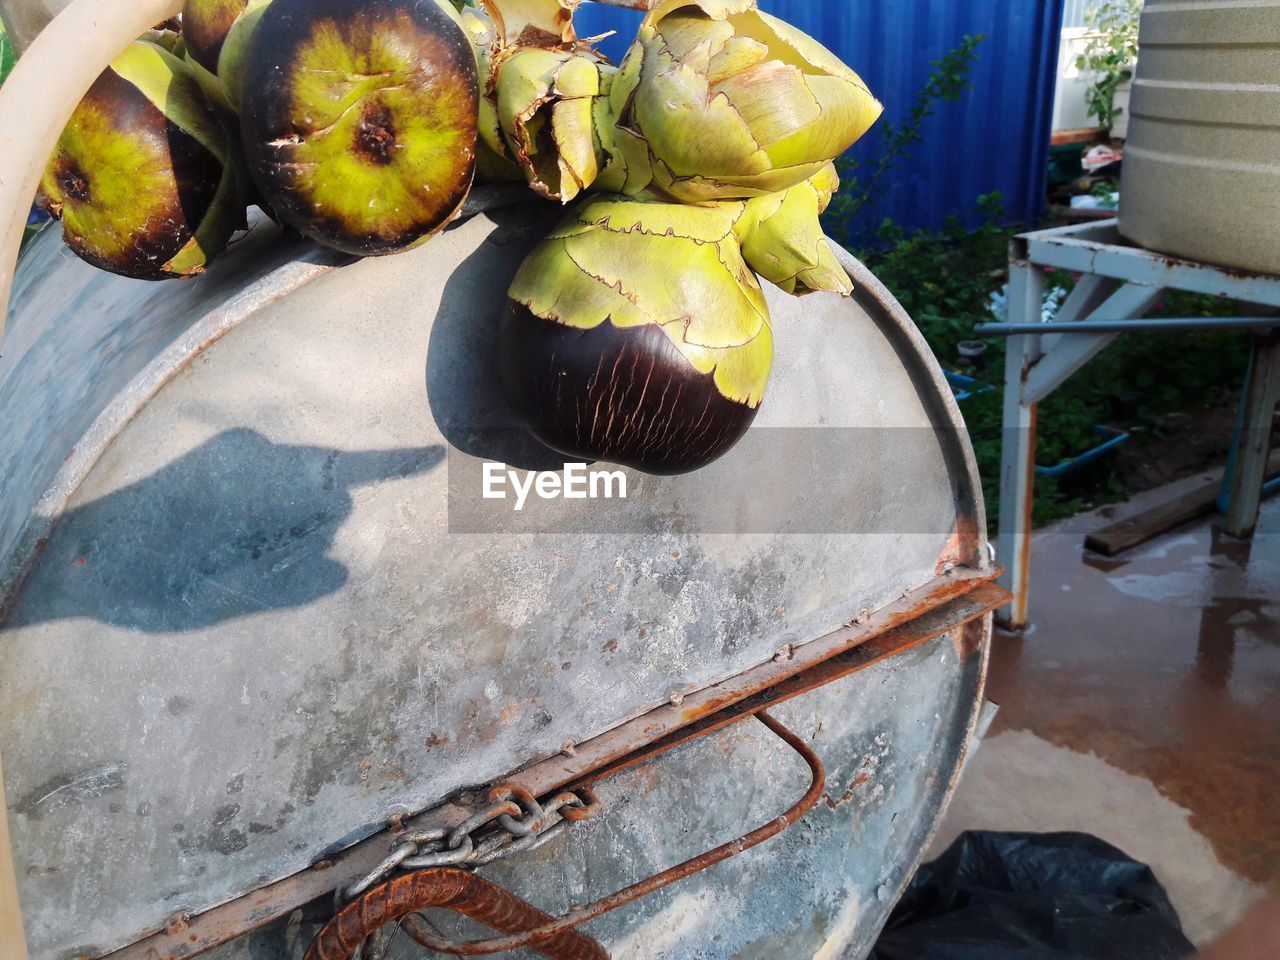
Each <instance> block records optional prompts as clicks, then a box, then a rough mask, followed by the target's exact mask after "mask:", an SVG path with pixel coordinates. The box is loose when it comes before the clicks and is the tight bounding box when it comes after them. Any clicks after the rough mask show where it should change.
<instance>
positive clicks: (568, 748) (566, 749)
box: [560, 740, 578, 757]
mask: <svg viewBox="0 0 1280 960" xmlns="http://www.w3.org/2000/svg"><path fill="white" fill-rule="evenodd" d="M560 752H561V753H563V754H564V755H565V756H566V757H576V756H577V755H578V745H577V744H576V743H574V742H573V741H572V740H566V741H565V742H564V746H563V747H561V748H560Z"/></svg>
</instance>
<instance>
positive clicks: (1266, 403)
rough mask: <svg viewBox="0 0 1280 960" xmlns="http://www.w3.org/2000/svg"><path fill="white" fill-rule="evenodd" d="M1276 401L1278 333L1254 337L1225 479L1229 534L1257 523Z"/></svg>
mask: <svg viewBox="0 0 1280 960" xmlns="http://www.w3.org/2000/svg"><path fill="white" fill-rule="evenodd" d="M1277 404H1280V336H1274V335H1272V336H1266V337H1264V336H1256V337H1254V341H1253V358H1252V360H1251V361H1250V363H1249V381H1248V386H1247V387H1246V388H1245V397H1244V409H1243V411H1242V413H1243V417H1242V421H1241V429H1240V431H1239V437H1238V445H1237V447H1236V449H1235V451H1234V456H1233V457H1232V460H1233V469H1232V471H1231V476H1230V479H1229V489H1230V497H1231V499H1230V507H1229V508H1228V511H1227V533H1229V534H1231V535H1232V536H1233V537H1249V536H1252V535H1253V530H1254V527H1256V526H1257V525H1258V511H1259V509H1260V506H1261V500H1262V485H1263V482H1264V481H1265V479H1266V471H1267V458H1268V456H1269V455H1270V452H1271V450H1270V447H1271V426H1272V421H1273V418H1274V416H1275V410H1276V406H1277Z"/></svg>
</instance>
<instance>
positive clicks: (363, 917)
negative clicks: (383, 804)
mask: <svg viewBox="0 0 1280 960" xmlns="http://www.w3.org/2000/svg"><path fill="white" fill-rule="evenodd" d="M433 907H438V908H443V909H446V910H453V911H454V912H455V913H460V914H462V915H463V916H465V917H470V918H471V919H472V920H478V921H480V922H481V923H483V924H485V926H488V927H492V928H493V929H495V930H500V931H502V932H503V933H507V934H514V933H519V932H520V931H522V930H529V929H530V928H537V927H540V926H541V925H544V924H546V923H549V922H550V921H552V920H553V919H555V918H554V917H552V916H551V915H550V914H548V913H543V912H542V911H541V910H539V909H538V908H537V907H535V906H533V905H532V904H530V903H527V902H526V901H524V900H522V899H521V898H520V897H517V896H516V895H515V894H514V893H509V892H508V891H506V890H503V889H502V888H501V887H499V886H498V885H497V884H494V883H490V882H489V881H488V880H485V879H484V878H483V877H480V876H477V875H476V874H474V873H467V872H465V871H462V870H458V869H456V868H452V867H431V868H429V869H426V870H417V871H415V872H413V873H406V874H404V875H403V876H399V877H396V878H395V879H394V880H392V881H390V882H388V883H385V884H383V885H382V886H380V887H378V888H376V889H375V890H373V891H371V892H369V893H367V894H364V895H363V896H362V897H360V899H358V900H356V901H354V902H353V903H352V904H350V905H349V906H348V907H347V908H346V909H345V910H343V911H342V912H341V913H339V914H338V915H337V916H336V917H335V918H334V919H333V922H331V923H329V924H328V925H327V926H326V927H325V928H324V930H322V931H321V932H320V935H319V936H318V937H316V939H315V940H314V941H313V942H312V944H311V946H310V947H309V948H308V949H307V953H306V956H305V957H304V958H303V960H348V958H349V957H351V956H352V955H353V954H354V953H355V952H356V950H357V949H358V948H359V946H360V945H361V944H362V943H364V942H365V940H366V939H368V938H369V937H370V936H372V935H373V934H375V933H377V931H379V930H381V929H382V928H383V927H384V926H386V925H387V924H389V923H395V922H396V921H397V920H399V919H401V918H408V917H410V916H411V915H412V914H414V913H416V912H417V911H419V910H428V909H431V908H433ZM530 949H532V950H534V951H535V952H537V953H540V954H542V955H543V956H544V957H550V958H552V960H609V953H608V951H606V950H605V948H604V947H603V946H601V944H600V943H599V942H598V941H596V940H593V939H592V938H591V937H588V936H587V935H586V934H584V933H580V932H578V931H577V930H561V931H559V932H558V933H556V934H554V935H552V936H550V937H544V938H541V939H540V940H539V941H538V942H537V943H534V944H531V945H530Z"/></svg>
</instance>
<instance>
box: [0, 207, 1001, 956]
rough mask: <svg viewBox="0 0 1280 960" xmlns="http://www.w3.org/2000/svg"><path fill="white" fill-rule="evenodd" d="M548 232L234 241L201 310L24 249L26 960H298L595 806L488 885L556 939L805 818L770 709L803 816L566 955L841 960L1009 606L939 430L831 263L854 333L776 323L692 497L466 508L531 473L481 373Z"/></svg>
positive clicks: (3, 543) (948, 422) (820, 317)
mask: <svg viewBox="0 0 1280 960" xmlns="http://www.w3.org/2000/svg"><path fill="white" fill-rule="evenodd" d="M555 215H556V211H555V210H549V209H548V208H546V207H543V206H542V205H540V204H538V205H534V206H532V207H531V206H527V205H516V206H510V207H500V208H497V209H490V210H488V211H487V212H482V213H479V214H478V215H475V216H472V217H470V218H469V219H467V220H466V221H465V222H463V223H461V224H459V225H457V226H455V227H454V228H452V229H450V230H449V231H447V232H446V233H445V234H444V235H442V236H441V237H439V238H437V239H435V240H434V241H432V242H431V243H430V244H428V245H427V246H425V247H424V248H422V249H419V250H417V251H415V252H412V253H409V254H405V255H403V256H399V257H393V258H386V259H376V260H365V261H361V262H346V261H340V260H336V259H334V258H333V257H332V255H330V254H326V253H324V252H322V251H321V250H319V249H317V248H315V247H313V246H311V245H309V244H306V243H301V242H298V241H293V240H289V239H286V238H284V237H282V236H281V235H280V234H279V233H278V232H277V231H276V229H275V228H274V227H273V226H272V225H270V224H269V223H268V222H265V221H261V220H260V221H258V222H256V223H255V224H254V226H253V229H252V230H251V231H250V233H249V234H248V236H247V237H246V238H244V239H243V240H242V241H240V242H239V243H238V244H237V245H236V247H235V249H234V250H233V251H232V253H231V254H230V255H229V256H228V257H227V258H226V259H225V260H224V261H223V262H221V263H219V264H218V265H216V266H215V267H214V268H213V269H212V270H210V271H209V273H208V274H206V275H205V276H203V277H202V278H200V279H198V280H196V281H194V282H191V283H175V284H148V283H145V282H137V281H128V280H123V279H120V278H115V277H111V276H108V275H106V274H103V273H100V272H97V271H95V270H93V269H91V268H89V267H88V266H86V265H84V264H82V263H81V262H79V261H78V260H76V259H75V258H74V257H72V256H71V255H70V254H69V253H68V252H67V251H66V250H65V249H64V248H63V246H62V244H61V241H60V238H59V236H58V234H57V232H56V231H47V232H46V233H44V234H43V235H42V236H40V237H39V238H38V239H37V240H36V242H35V243H34V244H33V245H32V246H31V247H30V248H29V249H28V251H27V252H26V253H25V255H24V256H23V258H22V260H21V262H20V264H19V270H18V277H17V283H16V286H15V294H14V300H13V304H14V305H13V308H12V310H11V313H10V317H9V326H8V331H7V334H6V338H5V342H4V351H3V357H2V358H0V408H2V409H3V410H4V411H5V417H6V421H7V422H8V424H10V429H8V430H6V431H5V433H4V435H3V437H0V476H3V478H4V486H3V496H0V555H2V556H3V558H4V567H3V569H4V570H5V582H4V583H5V590H4V593H5V595H6V596H7V600H6V603H5V608H4V617H3V621H2V622H0V702H3V704H4V710H3V720H2V721H0V747H2V749H3V755H4V757H5V762H6V774H7V781H8V782H7V793H8V796H7V802H8V809H9V816H10V822H11V827H12V832H13V836H14V845H15V853H16V861H17V864H18V873H19V879H20V889H21V894H22V901H23V905H24V909H25V916H26V929H27V935H28V939H29V942H30V948H31V952H32V956H33V957H35V958H36V960H70V958H72V957H81V956H88V957H94V958H97V957H107V956H110V957H114V958H142V957H146V958H176V957H185V956H193V955H197V954H198V953H200V952H201V951H204V950H206V949H210V950H213V951H214V952H213V953H212V954H211V955H212V956H215V957H218V958H222V960H229V958H249V957H252V958H259V957H291V958H295V957H300V956H301V955H302V950H303V949H304V947H305V944H306V941H307V940H308V939H309V937H310V936H311V935H312V934H313V933H314V931H315V928H316V925H317V924H318V923H319V922H321V921H322V920H323V919H324V918H325V917H326V916H327V912H331V911H332V906H333V891H334V889H335V888H338V887H343V886H345V885H349V884H350V883H352V882H353V881H354V880H355V879H356V878H357V877H359V876H361V875H363V874H364V873H365V872H367V871H368V870H369V869H370V867H371V866H372V865H373V864H375V863H377V862H378V861H379V860H380V859H382V858H383V857H384V856H386V855H387V853H388V851H389V850H393V849H394V848H395V847H396V845H397V839H396V838H397V836H402V835H403V834H397V833H395V832H394V831H396V830H403V829H409V828H411V829H417V830H422V829H430V828H431V827H432V826H443V827H450V826H455V825H456V824H457V823H459V822H460V821H461V820H462V819H465V817H466V816H467V815H468V814H469V813H470V812H474V809H475V808H476V805H477V804H481V805H482V804H483V803H484V798H485V789H486V788H487V786H488V785H490V784H495V783H503V782H510V783H516V784H519V785H522V786H524V787H527V788H528V789H529V790H530V791H531V792H532V793H533V794H534V795H536V796H538V797H547V796H550V795H553V794H554V793H555V792H556V791H558V790H560V789H561V788H563V787H564V786H565V785H570V784H573V783H577V782H584V781H593V782H594V778H596V777H598V776H599V775H600V773H601V771H602V770H606V771H608V770H609V768H610V767H612V768H614V769H613V770H611V771H609V772H613V773H616V775H614V776H610V777H608V778H607V779H606V778H603V777H600V778H599V781H598V782H596V783H595V788H596V792H597V793H598V794H599V796H600V799H601V801H602V803H603V807H604V811H603V813H602V814H601V815H600V816H598V817H596V818H594V819H592V820H590V821H587V822H583V823H578V824H574V825H573V829H571V830H566V831H563V832H562V833H560V834H558V835H556V836H554V837H550V838H547V842H546V843H545V844H544V845H542V846H540V847H538V848H537V849H535V850H532V851H530V852H527V853H524V854H521V855H518V856H511V857H508V858H507V859H505V860H503V861H501V862H499V863H495V864H493V865H492V866H489V867H484V868H482V869H481V870H480V873H481V874H482V875H483V876H485V877H487V878H489V879H491V880H493V881H496V882H497V883H498V884H499V885H501V886H502V887H504V888H505V889H508V890H510V891H512V892H514V893H515V894H518V895H520V896H522V897H524V898H525V899H527V900H529V901H531V902H533V903H534V904H535V905H537V906H538V907H540V908H542V909H543V910H546V911H549V912H551V913H553V914H556V913H560V912H563V911H564V910H566V909H568V907H569V906H570V904H572V903H581V902H585V901H587V900H590V899H592V898H593V897H596V896H602V895H605V894H609V893H611V892H613V890H615V889H617V888H619V887H623V886H626V885H627V884H630V883H633V882H635V881H637V880H639V879H641V878H642V877H644V876H647V875H648V874H651V873H654V872H656V871H659V870H661V869H663V868H664V867H669V866H671V865H672V864H675V863H678V862H680V861H681V860H683V859H685V858H688V857H691V856H692V855H695V854H699V853H701V852H702V851H703V850H705V849H707V848H709V847H712V846H714V845H716V844H717V843H720V842H722V841H726V840H730V839H732V838H733V837H735V836H737V835H738V834H742V833H744V832H746V831H747V830H749V829H750V828H752V827H754V826H756V825H758V823H760V822H766V821H769V820H770V818H772V817H776V816H777V815H778V814H779V813H781V812H782V811H783V810H784V809H786V808H787V807H788V805H789V804H792V803H794V802H795V801H796V799H797V798H798V797H800V796H801V795H802V794H803V793H805V791H806V789H807V788H808V787H809V786H810V780H809V774H808V771H807V770H806V768H805V764H804V762H802V759H801V758H799V757H796V756H795V755H794V754H793V753H792V752H791V751H789V750H788V749H787V747H786V745H785V744H783V743H780V742H779V741H777V740H776V739H775V738H773V737H772V736H771V735H770V733H769V731H768V730H766V729H765V728H764V727H762V726H761V725H759V724H755V723H753V722H751V720H750V717H751V716H752V715H753V714H754V713H757V712H759V711H760V710H761V709H762V708H764V707H769V708H770V709H771V710H772V711H773V714H774V716H776V717H777V718H778V719H779V720H780V721H782V722H784V723H786V724H787V725H788V726H789V727H790V728H791V729H792V730H794V731H795V732H796V734H797V735H798V736H799V737H800V738H801V739H802V740H803V741H804V742H805V743H807V744H808V745H809V747H810V748H811V749H813V750H814V751H816V752H817V754H818V755H819V756H820V757H821V758H822V760H823V761H824V762H825V764H826V766H827V779H826V784H825V787H822V788H821V791H820V794H821V800H820V802H818V803H817V806H816V808H814V809H813V810H812V811H811V812H809V813H807V814H806V815H805V816H804V817H803V818H802V819H800V820H799V822H798V823H797V824H796V825H795V826H793V827H791V829H789V830H788V831H787V832H785V833H784V834H782V835H781V836H780V837H777V838H774V839H771V840H768V841H766V842H764V843H763V844H761V845H760V846H758V847H756V848H754V849H752V850H750V851H748V852H746V853H744V854H743V855H742V856H741V857H739V858H737V859H735V860H733V861H730V862H728V863H724V864H721V865H719V866H715V867H712V868H711V869H709V870H706V871H704V872H701V873H699V874H697V875H696V876H693V877H690V878H688V879H684V880H681V881H680V882H679V883H676V884H674V885H672V886H670V887H667V888H665V889H663V890H661V891H659V892H657V893H655V894H654V895H653V896H650V897H647V898H645V899H643V900H640V901H639V902H637V903H635V904H632V905H630V906H628V907H625V908H623V909H619V910H617V911H614V912H612V913H609V914H607V915H606V916H605V917H603V918H601V919H599V920H597V921H594V922H592V923H589V924H587V925H586V926H585V927H584V928H583V929H584V931H585V932H586V933H588V934H590V936H592V937H594V938H596V939H598V940H599V941H600V942H601V943H603V944H604V945H605V946H606V947H607V949H608V950H609V951H610V952H611V954H612V955H613V956H614V957H617V958H636V960H639V958H658V957H671V958H675V957H694V956H697V957H724V958H729V957H757V956H759V957H766V956H768V957H778V956H787V957H811V956H812V957H856V956H859V955H861V954H862V953H863V952H865V950H866V949H867V948H868V946H869V944H870V943H871V941H872V938H873V937H874V935H875V932H876V931H877V930H878V928H879V926H880V925H881V924H882V922H883V920H884V919H885V917H886V915H887V912H888V910H889V909H890V907H891V906H892V903H893V901H894V899H895V898H896V896H897V895H898V892H899V891H900V890H901V888H902V886H903V884H904V883H905V882H906V881H907V880H908V879H909V877H910V874H911V873H912V870H913V868H914V866H915V864H916V863H917V861H918V860H919V858H920V855H921V852H922V851H923V849H924V847H925V844H926V842H927V840H928V838H929V836H930V834H931V831H932V830H933V828H934V826H935V825H936V823H937V821H938V818H939V817H940V815H941V812H942V809H943V807H944V805H945V802H946V799H947V797H948V795H949V792H950V790H951V787H952V785H953V784H954V781H955V778H956V776H957V773H958V770H959V769H960V764H961V761H962V757H963V756H964V752H965V747H966V743H967V740H968V737H969V735H970V731H971V729H972V727H973V723H974V719H975V716H976V712H977V708H978V705H979V702H980V694H981V690H982V681H983V675H984V667H985V657H986V649H987V643H988V636H989V633H988V630H989V618H988V617H987V616H986V612H987V611H988V610H989V609H990V608H991V607H992V606H993V605H994V604H995V603H997V602H999V599H1000V593H999V591H998V589H997V588H995V587H993V586H992V585H991V584H990V582H989V581H990V579H991V577H992V576H994V573H995V570H994V569H993V566H992V563H991V561H990V559H989V556H988V550H987V544H986V541H985V534H984V531H985V519H984V516H983V512H982V502H981V492H980V487H979V485H978V481H977V477H976V472H975V469H974V462H973V458H972V454H971V451H970V448H969V446H968V442H967V438H966V434H965V432H964V429H963V425H962V423H961V420H960V416H959V413H958V411H957V408H956V405H955V403H954V401H953V399H952V397H951V394H950V392H949V390H948V389H947V386H946V384H945V382H944V380H943V378H942V377H941V375H940V372H939V370H938V368H937V366H936V364H935V362H934V361H933V360H932V358H931V357H930V355H929V353H928V351H927V349H926V347H925V345H924V343H923V341H922V339H921V338H920V336H919V334H918V333H917V332H916V331H915V329H914V328H913V326H912V325H911V323H910V321H909V320H908V319H907V318H906V317H905V316H904V315H903V313H902V311H901V309H900V308H899V307H898V306H897V305H896V304H895V303H894V301H893V300H892V299H891V298H890V297H889V295H888V294H887V293H886V292H885V291H884V290H883V288H881V287H880V285H879V284H878V283H877V282H876V281H875V280H874V278H873V277H871V276H870V275H869V274H868V273H867V271H866V270H865V269H864V268H862V267H861V266H860V265H859V264H858V263H857V262H856V261H854V260H852V258H849V257H848V256H847V255H843V254H842V256H843V259H844V262H845V264H846V266H847V267H848V268H849V270H850V271H851V273H852V274H853V276H854V278H855V280H856V281H857V285H858V292H857V293H856V294H855V296H854V298H853V299H851V300H842V299H840V298H838V297H833V296H825V295H818V296H812V297H808V298H805V299H794V298H790V297H787V296H785V295H782V294H777V295H771V296H770V305H771V307H772V309H773V312H774V321H775V328H776V331H777V334H776V335H777V341H778V349H777V352H778V361H777V367H776V372H775V374H774V379H773V381H772V385H771V393H770V396H769V397H768V400H767V402H766V403H765V405H764V408H763V411H762V413H761V415H760V418H759V420H758V422H757V425H756V426H755V427H753V429H752V430H751V432H750V433H749V435H748V438H747V440H745V441H744V442H743V443H742V444H741V445H740V446H739V447H738V448H736V449H735V450H734V451H732V452H731V453H730V454H729V455H728V456H727V457H726V458H725V459H724V460H723V461H721V462H720V463H719V464H717V465H715V466H713V467H712V468H709V469H708V470H706V471H703V472H701V473H699V474H693V475H689V476H687V477H676V478H662V479H657V478H646V477H643V476H641V475H638V474H634V473H631V472H629V471H628V472H627V476H628V479H629V480H630V481H631V483H632V487H631V490H630V491H629V496H628V497H627V499H625V500H622V499H613V500H598V501H568V500H557V501H538V502H537V503H531V504H530V505H529V506H528V508H527V509H526V510H524V511H522V512H519V513H517V512H516V511H514V509H513V508H512V505H511V504H510V502H503V501H486V500H483V499H482V498H481V497H480V495H479V489H480V486H481V477H480V472H479V467H480V465H481V464H483V463H485V462H502V463H508V464H512V465H516V466H524V467H545V466H547V463H546V462H544V461H543V460H541V459H540V458H541V457H544V456H545V455H546V451H542V452H539V451H538V450H537V449H536V446H534V445H533V444H532V441H531V440H529V439H528V438H527V437H524V436H523V434H522V432H521V431H520V429H519V428H518V426H517V425H516V424H515V423H514V421H512V419H511V417H510V415H509V414H508V413H506V411H505V406H504V404H503V403H502V401H501V398H500V396H499V393H498V391H497V388H496V386H495V377H494V376H493V368H494V363H495V358H494V338H495V336H496V332H495V331H496V322H497V318H498V315H499V313H500V310H499V307H500V304H501V302H502V298H503V295H504V291H505V288H506V286H507V282H508V280H509V278H510V276H511V275H512V274H513V272H514V270H515V268H516V266H517V265H518V264H519V262H520V260H521V259H522V257H523V255H524V253H525V251H526V250H527V249H528V248H529V246H530V245H531V243H532V242H533V241H534V240H535V239H536V238H537V237H538V236H539V235H540V234H541V232H542V231H543V230H545V229H546V228H547V226H548V225H549V224H550V223H551V222H552V220H550V219H548V218H549V217H550V218H553V217H554V216H555ZM693 732H701V733H706V734H707V736H705V737H703V738H700V739H697V740H696V741H693V742H689V743H684V742H683V741H684V740H686V739H691V737H692V733H693ZM663 738H667V741H668V742H667V743H666V746H669V747H672V748H673V749H671V750H670V751H669V752H666V753H662V754H661V755H655V756H646V755H645V754H646V751H648V750H649V748H650V747H651V746H652V745H653V744H655V743H660V742H662V741H663ZM637 751H638V752H639V753H638V754H637ZM628 756H631V757H632V758H633V759H632V762H630V763H627V762H623V760H624V759H625V758H626V757H628ZM816 796H817V795H815V797H816ZM406 823H407V826H406ZM389 825H390V827H391V829H390V830H389ZM308 904H310V906H307V905H308ZM304 907H306V909H302V908H304ZM405 949H406V948H405V945H404V944H403V943H402V944H399V945H398V946H396V945H393V947H392V955H393V956H399V955H404V956H410V955H413V954H410V953H403V954H402V953H397V952H396V951H403V950H405ZM417 955H419V956H420V955H422V954H421V953H419V954H417ZM512 955H516V956H531V955H533V954H530V953H527V952H525V953H517V954H512Z"/></svg>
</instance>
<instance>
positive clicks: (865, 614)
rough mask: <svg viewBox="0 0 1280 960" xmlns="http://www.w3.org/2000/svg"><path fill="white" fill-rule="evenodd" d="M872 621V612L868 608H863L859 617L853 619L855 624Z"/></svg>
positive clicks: (859, 612)
mask: <svg viewBox="0 0 1280 960" xmlns="http://www.w3.org/2000/svg"><path fill="white" fill-rule="evenodd" d="M870 619H871V611H870V609H868V608H867V607H863V608H862V609H861V610H859V611H858V615H857V616H856V617H854V618H853V622H854V623H866V622H867V621H869V620H870Z"/></svg>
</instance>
